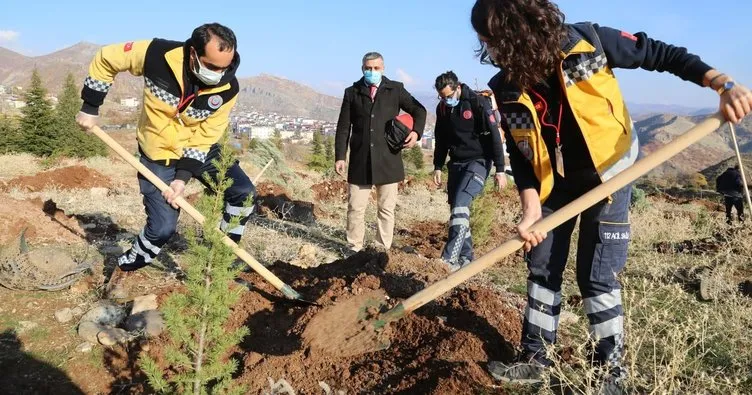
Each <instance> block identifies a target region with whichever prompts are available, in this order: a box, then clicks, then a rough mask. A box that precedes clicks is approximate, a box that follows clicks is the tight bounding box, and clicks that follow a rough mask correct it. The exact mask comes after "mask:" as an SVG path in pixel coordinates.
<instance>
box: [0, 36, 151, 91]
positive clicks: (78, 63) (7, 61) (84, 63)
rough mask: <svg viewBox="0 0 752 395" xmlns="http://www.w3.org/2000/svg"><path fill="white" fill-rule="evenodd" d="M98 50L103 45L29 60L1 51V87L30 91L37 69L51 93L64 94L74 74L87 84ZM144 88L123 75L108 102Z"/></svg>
mask: <svg viewBox="0 0 752 395" xmlns="http://www.w3.org/2000/svg"><path fill="white" fill-rule="evenodd" d="M98 49H99V45H96V44H92V43H87V42H80V43H78V44H76V45H74V46H72V47H68V48H65V49H62V50H60V51H56V52H53V53H51V54H47V55H43V56H35V57H28V56H24V55H21V54H18V53H16V52H13V51H11V50H8V49H5V48H2V47H0V85H5V86H6V87H16V86H21V87H24V88H26V87H27V86H28V85H29V80H30V79H31V73H32V71H33V70H34V69H35V68H36V69H37V70H38V71H39V74H40V76H41V77H42V82H43V83H44V85H45V87H46V88H47V90H48V91H49V92H51V93H53V94H56V93H58V92H60V89H61V88H62V85H63V81H65V77H66V76H67V75H68V73H73V75H74V76H75V77H76V79H77V80H78V81H80V83H81V84H83V80H84V78H85V77H86V74H87V72H88V67H89V62H91V59H92V58H93V57H94V55H95V54H96V52H97V50H98ZM142 87H143V82H142V80H141V79H140V78H136V77H133V76H131V75H128V74H123V75H120V76H118V78H117V83H116V84H115V85H114V86H113V89H112V91H110V94H109V95H108V98H109V99H111V100H114V101H115V102H119V100H120V99H121V98H125V97H129V96H136V95H137V94H138V92H139V91H140V89H141V88H142Z"/></svg>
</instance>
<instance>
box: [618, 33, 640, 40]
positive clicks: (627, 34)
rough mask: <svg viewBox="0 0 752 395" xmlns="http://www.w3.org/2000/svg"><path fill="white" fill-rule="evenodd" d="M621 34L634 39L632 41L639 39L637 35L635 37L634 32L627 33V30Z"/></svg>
mask: <svg viewBox="0 0 752 395" xmlns="http://www.w3.org/2000/svg"><path fill="white" fill-rule="evenodd" d="M621 36H622V37H624V38H628V39H630V40H632V41H637V37H635V36H634V35H633V34H631V33H627V32H621Z"/></svg>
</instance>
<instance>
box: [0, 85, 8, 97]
mask: <svg viewBox="0 0 752 395" xmlns="http://www.w3.org/2000/svg"><path fill="white" fill-rule="evenodd" d="M6 93H10V92H8V90H6V89H5V85H0V95H4V94H6Z"/></svg>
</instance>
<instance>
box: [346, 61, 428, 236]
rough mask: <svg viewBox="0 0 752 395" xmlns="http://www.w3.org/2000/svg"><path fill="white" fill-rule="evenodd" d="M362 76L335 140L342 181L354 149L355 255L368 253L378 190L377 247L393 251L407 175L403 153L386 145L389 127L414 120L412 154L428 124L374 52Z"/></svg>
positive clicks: (351, 211) (351, 208)
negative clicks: (403, 118)
mask: <svg viewBox="0 0 752 395" xmlns="http://www.w3.org/2000/svg"><path fill="white" fill-rule="evenodd" d="M362 71H363V78H361V79H359V80H358V81H356V82H354V83H353V85H352V86H351V87H348V88H347V89H345V96H344V98H343V99H342V108H341V109H340V113H339V121H338V122H337V135H336V139H335V157H336V163H335V170H336V171H337V173H338V174H340V175H344V172H345V155H346V153H347V149H348V147H349V148H350V165H349V169H348V172H347V182H348V183H349V184H350V188H349V202H348V210H347V242H348V245H349V247H350V249H351V250H353V251H360V250H361V249H362V248H363V238H364V235H365V210H366V207H367V206H368V199H369V197H370V195H371V189H372V187H373V186H376V196H377V200H378V235H377V240H376V243H377V246H378V247H380V248H384V249H389V248H390V247H391V245H392V237H393V233H394V207H395V205H396V203H397V184H398V183H399V182H400V181H402V180H404V178H405V169H404V166H403V163H402V155H401V153H400V152H399V151H396V152H395V151H392V150H390V148H389V146H388V145H387V140H386V135H385V133H386V128H387V125H388V124H389V123H390V122H391V121H392V120H393V119H394V117H396V116H397V115H399V113H400V110H403V111H405V112H406V113H408V114H410V115H411V116H412V117H413V120H414V123H413V125H414V127H413V131H412V132H411V133H410V135H409V136H408V137H407V139H406V140H405V148H411V147H413V146H414V145H415V144H416V142H417V141H418V140H420V137H421V134H422V133H423V128H424V127H425V124H426V109H425V108H424V107H423V105H421V104H420V103H419V102H418V101H417V100H415V98H414V97H413V96H412V95H410V93H409V92H408V91H407V90H405V87H404V85H403V84H402V83H401V82H397V81H392V80H389V79H387V78H386V77H383V72H384V58H383V57H382V56H381V54H379V53H377V52H369V53H367V54H366V55H365V56H363V66H362Z"/></svg>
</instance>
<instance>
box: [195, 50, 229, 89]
mask: <svg viewBox="0 0 752 395" xmlns="http://www.w3.org/2000/svg"><path fill="white" fill-rule="evenodd" d="M194 53H195V52H194ZM194 60H195V61H196V64H197V65H198V72H197V71H196V70H195V68H194V69H193V70H192V71H193V75H195V76H196V78H198V79H199V80H200V81H201V82H203V83H204V84H206V85H217V84H219V81H220V80H221V79H222V76H224V75H225V72H224V71H223V72H221V73H220V72H217V71H214V70H209V69H208V68H206V67H204V65H203V64H201V61H200V60H199V59H198V54H196V57H195V58H194Z"/></svg>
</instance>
